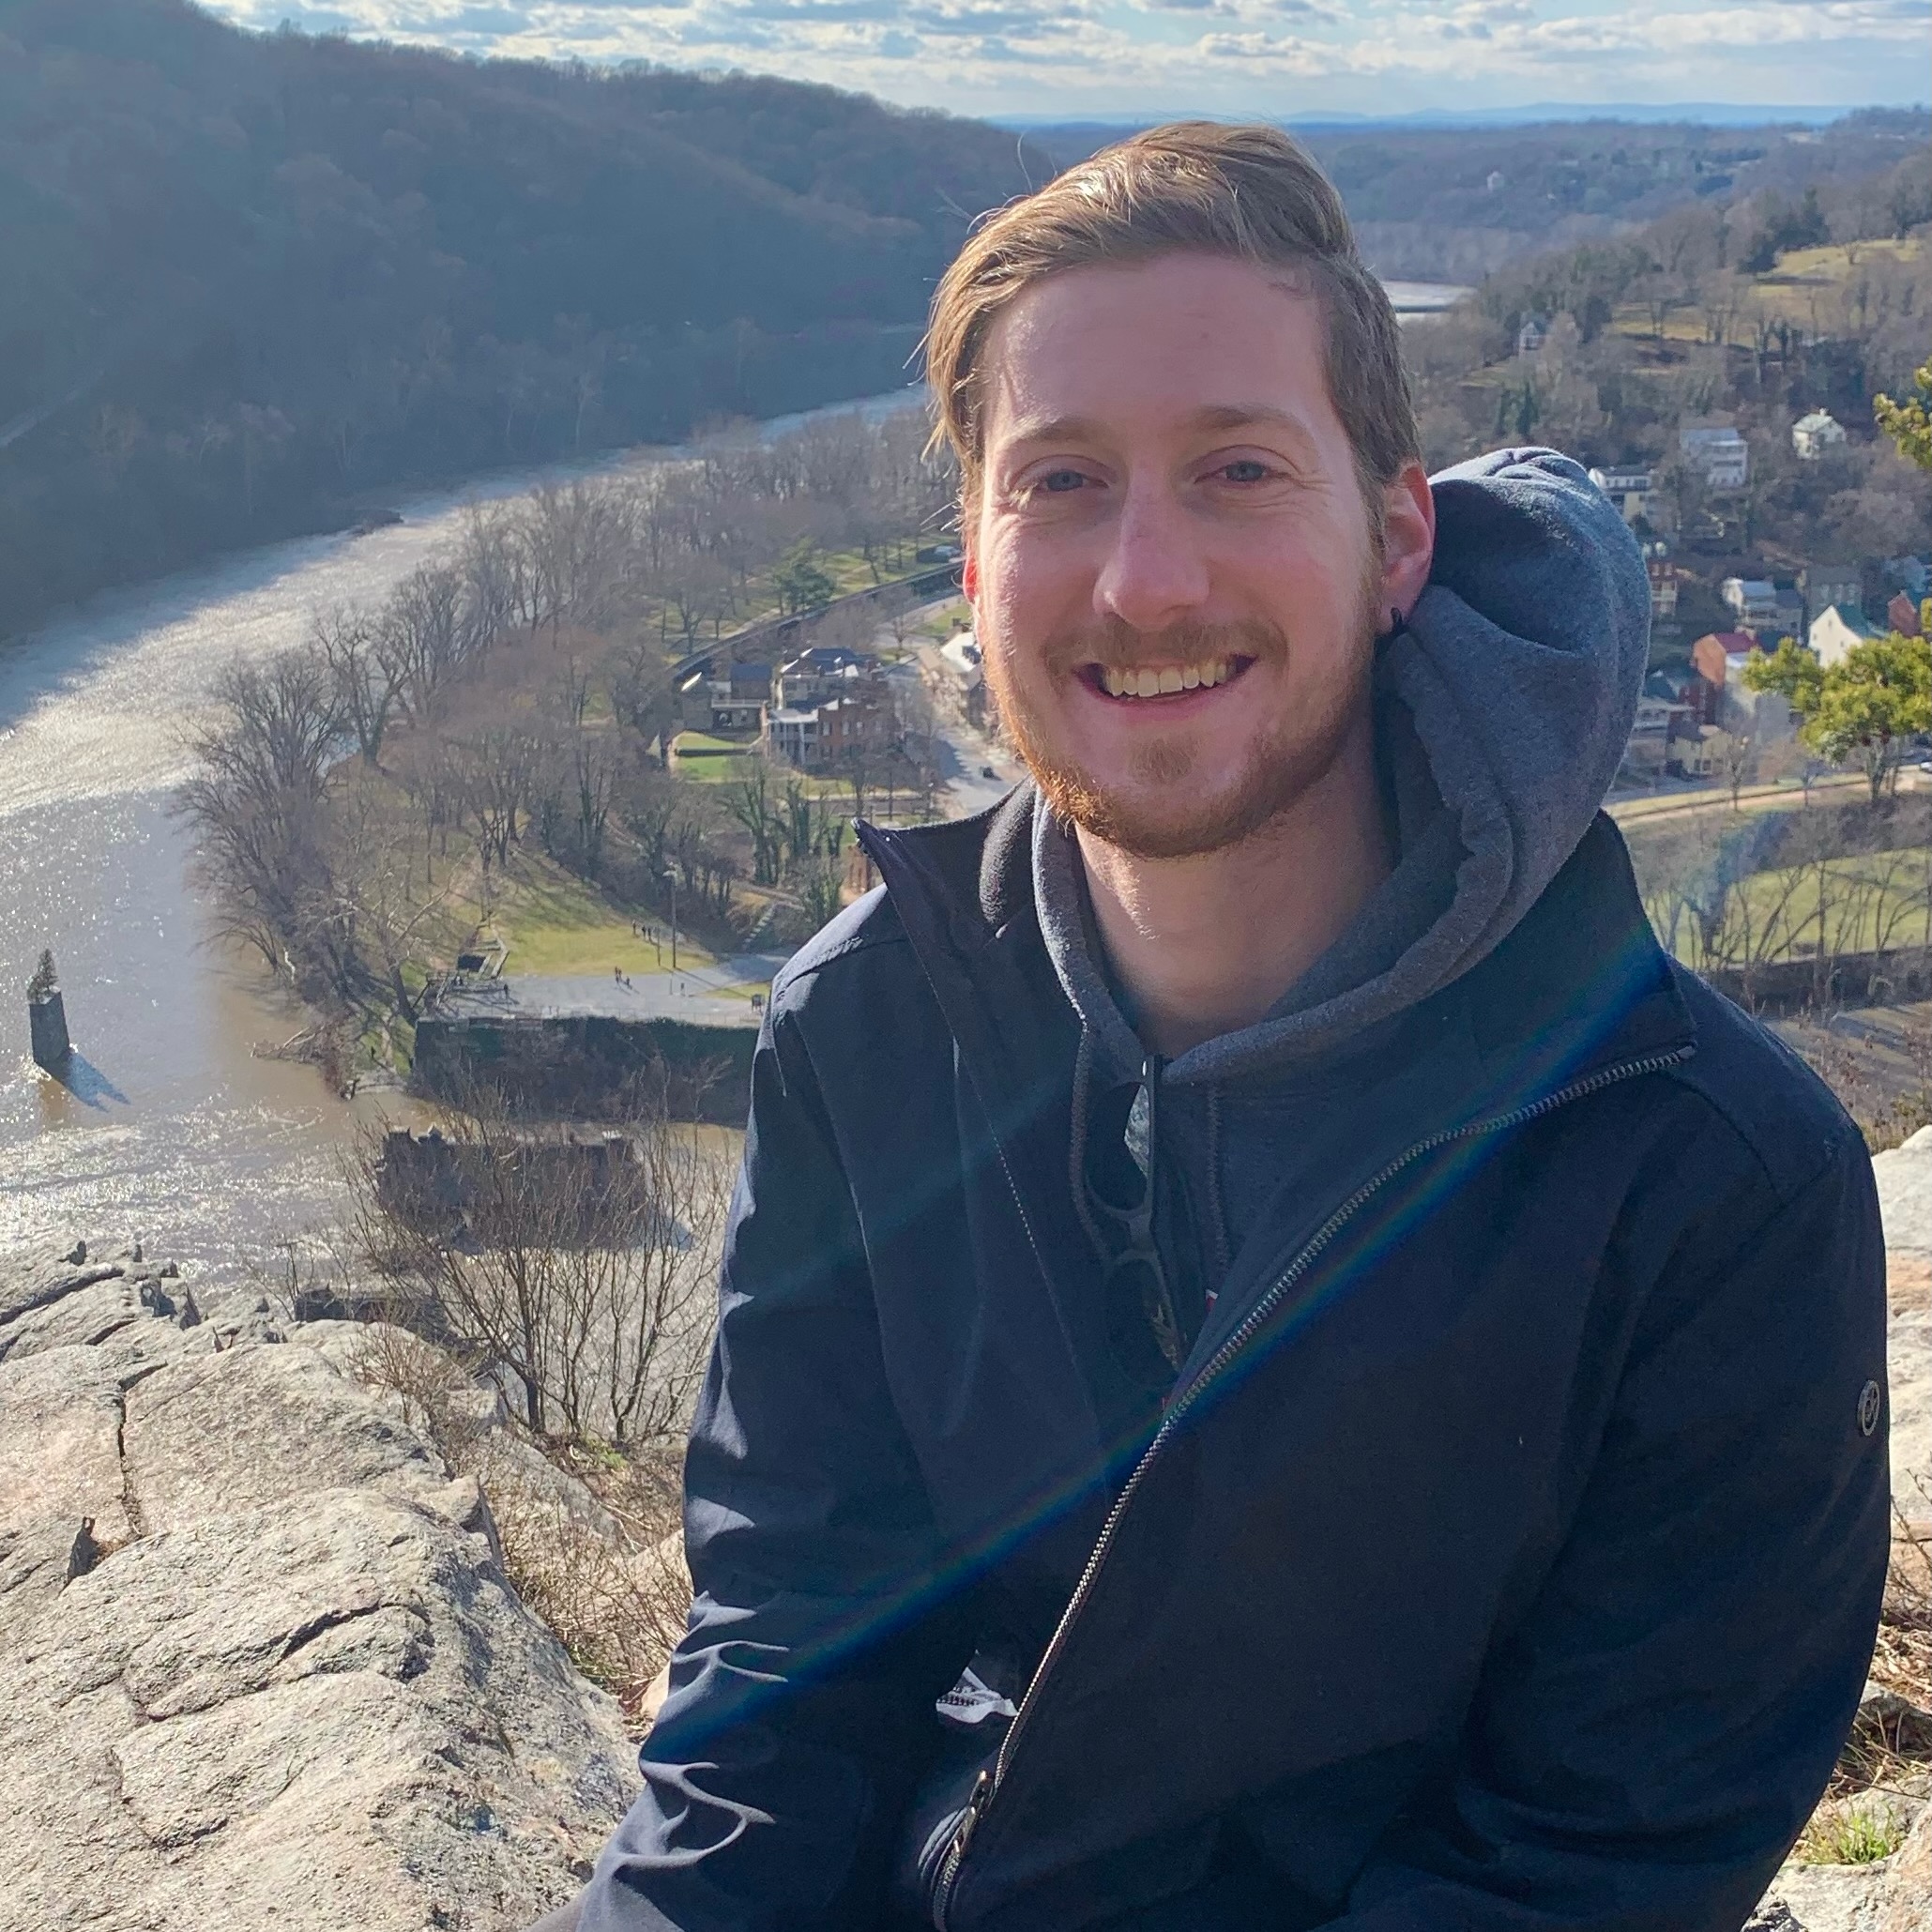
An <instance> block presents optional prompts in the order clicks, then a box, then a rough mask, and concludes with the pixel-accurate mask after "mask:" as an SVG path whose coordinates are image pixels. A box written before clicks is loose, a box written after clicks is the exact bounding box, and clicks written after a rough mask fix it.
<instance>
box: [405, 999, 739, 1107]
mask: <svg viewBox="0 0 1932 1932" xmlns="http://www.w3.org/2000/svg"><path fill="white" fill-rule="evenodd" d="M757 1044H758V1033H757V1029H756V1028H755V1027H698V1026H692V1025H691V1024H690V1023H689V1022H688V1021H683V1020H663V1019H651V1020H626V1019H617V1018H614V1017H611V1016H608V1015H604V1014H586V1013H574V1014H567V1015H560V1016H554V1017H540V1016H538V1015H534V1014H505V1015H502V1016H501V1017H498V1016H496V1015H494V1014H471V1013H461V1014H428V1015H426V1016H425V1017H424V1018H422V1019H421V1020H419V1021H418V1023H417V1027H416V1059H415V1065H414V1069H413V1071H412V1072H411V1075H410V1085H411V1087H412V1088H413V1090H414V1091H416V1092H418V1093H420V1094H422V1095H424V1096H425V1097H427V1098H430V1099H434V1100H452V1099H453V1100H460V1099H461V1097H462V1096H463V1095H464V1092H465V1091H468V1090H470V1089H471V1088H473V1087H474V1086H475V1085H476V1084H477V1083H479V1082H482V1083H486V1084H488V1085H491V1086H494V1087H496V1088H500V1089H501V1090H503V1091H504V1092H505V1093H506V1094H507V1095H508V1096H509V1097H510V1099H511V1100H512V1101H513V1102H514V1103H516V1104H517V1105H518V1106H519V1107H520V1108H523V1109H525V1110H526V1111H528V1112H531V1113H534V1114H538V1115H542V1116H547V1117H551V1118H587V1119H595V1118H598V1117H599V1115H600V1112H601V1110H604V1109H608V1108H611V1107H612V1106H614V1105H615V1104H616V1103H618V1102H619V1101H620V1098H621V1095H622V1093H623V1091H624V1089H625V1088H626V1087H627V1086H629V1085H632V1084H634V1083H640V1082H641V1083H644V1084H645V1085H647V1086H651V1087H660V1086H661V1087H662V1090H663V1092H664V1094H665V1096H666V1099H667V1101H668V1103H669V1105H670V1111H671V1115H672V1118H674V1119H681V1120H708V1121H713V1122H716V1123H718V1124H720V1125H723V1126H727V1127H742V1126H743V1125H744V1121H745V1116H746V1114H747V1112H748V1111H749V1110H750V1107H751V1098H752V1056H753V1053H754V1052H755V1051H756V1049H757Z"/></svg>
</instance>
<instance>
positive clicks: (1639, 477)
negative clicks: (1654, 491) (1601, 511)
mask: <svg viewBox="0 0 1932 1932" xmlns="http://www.w3.org/2000/svg"><path fill="white" fill-rule="evenodd" d="M1590 481H1591V482H1592V483H1594V484H1595V485H1596V486H1597V488H1598V489H1599V490H1601V491H1602V492H1603V493H1604V494H1605V496H1607V497H1608V498H1609V499H1610V501H1611V502H1612V503H1614V504H1615V505H1616V506H1617V508H1618V509H1619V510H1621V511H1622V512H1623V521H1624V522H1625V523H1626V524H1634V523H1635V522H1636V520H1637V518H1638V517H1640V516H1646V515H1648V514H1649V512H1650V508H1651V487H1652V485H1651V473H1650V471H1649V470H1647V469H1593V470H1591V471H1590Z"/></svg>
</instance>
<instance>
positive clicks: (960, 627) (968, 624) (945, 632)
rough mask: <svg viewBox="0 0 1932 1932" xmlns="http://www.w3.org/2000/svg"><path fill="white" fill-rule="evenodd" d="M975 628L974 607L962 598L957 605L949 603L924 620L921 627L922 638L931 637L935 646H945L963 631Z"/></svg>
mask: <svg viewBox="0 0 1932 1932" xmlns="http://www.w3.org/2000/svg"><path fill="white" fill-rule="evenodd" d="M972 628H973V607H972V605H971V604H969V603H967V602H966V600H965V599H964V598H961V599H960V601H958V602H957V603H949V604H946V605H944V606H942V607H941V608H940V609H938V610H936V611H935V612H933V613H932V615H931V616H928V617H926V618H924V619H923V620H922V621H921V622H920V627H919V634H920V636H921V637H930V638H931V639H932V640H933V642H934V643H935V644H944V643H945V642H946V640H947V639H948V638H949V637H951V636H953V635H954V634H955V633H957V632H958V631H970V630H971V629H972Z"/></svg>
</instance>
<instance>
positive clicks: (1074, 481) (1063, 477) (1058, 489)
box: [1040, 469, 1087, 495]
mask: <svg viewBox="0 0 1932 1932" xmlns="http://www.w3.org/2000/svg"><path fill="white" fill-rule="evenodd" d="M1086 480H1087V479H1086V478H1085V477H1084V476H1082V475H1081V474H1080V472H1079V471H1078V470H1077V469H1050V470H1048V471H1047V473H1046V474H1045V475H1044V476H1043V477H1042V478H1041V479H1040V487H1041V488H1042V490H1051V491H1052V492H1054V494H1056V495H1059V494H1064V493H1065V492H1067V491H1069V490H1077V489H1079V488H1080V486H1081V485H1082V484H1083V483H1084V482H1086Z"/></svg>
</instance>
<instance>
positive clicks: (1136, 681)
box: [1080, 657, 1255, 703]
mask: <svg viewBox="0 0 1932 1932" xmlns="http://www.w3.org/2000/svg"><path fill="white" fill-rule="evenodd" d="M1253 662H1255V661H1254V659H1253V658H1244V657H1223V658H1204V659H1202V660H1201V661H1200V662H1197V663H1192V664H1085V665H1082V666H1081V670H1080V676H1081V678H1082V679H1083V680H1084V682H1085V683H1086V684H1087V685H1088V688H1089V689H1091V690H1093V691H1097V692H1100V693H1101V694H1102V695H1103V696H1104V697H1110V698H1118V699H1121V700H1123V701H1124V700H1129V699H1131V700H1133V701H1134V702H1136V703H1138V702H1140V701H1142V700H1144V699H1148V698H1170V697H1179V696H1181V695H1183V694H1184V693H1185V692H1191V691H1208V690H1212V689H1213V687H1214V686H1216V685H1219V684H1227V683H1231V682H1232V681H1233V680H1234V679H1235V678H1237V677H1240V675H1241V673H1242V672H1243V671H1245V670H1246V669H1247V668H1248V666H1249V665H1250V664H1252V663H1253Z"/></svg>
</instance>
